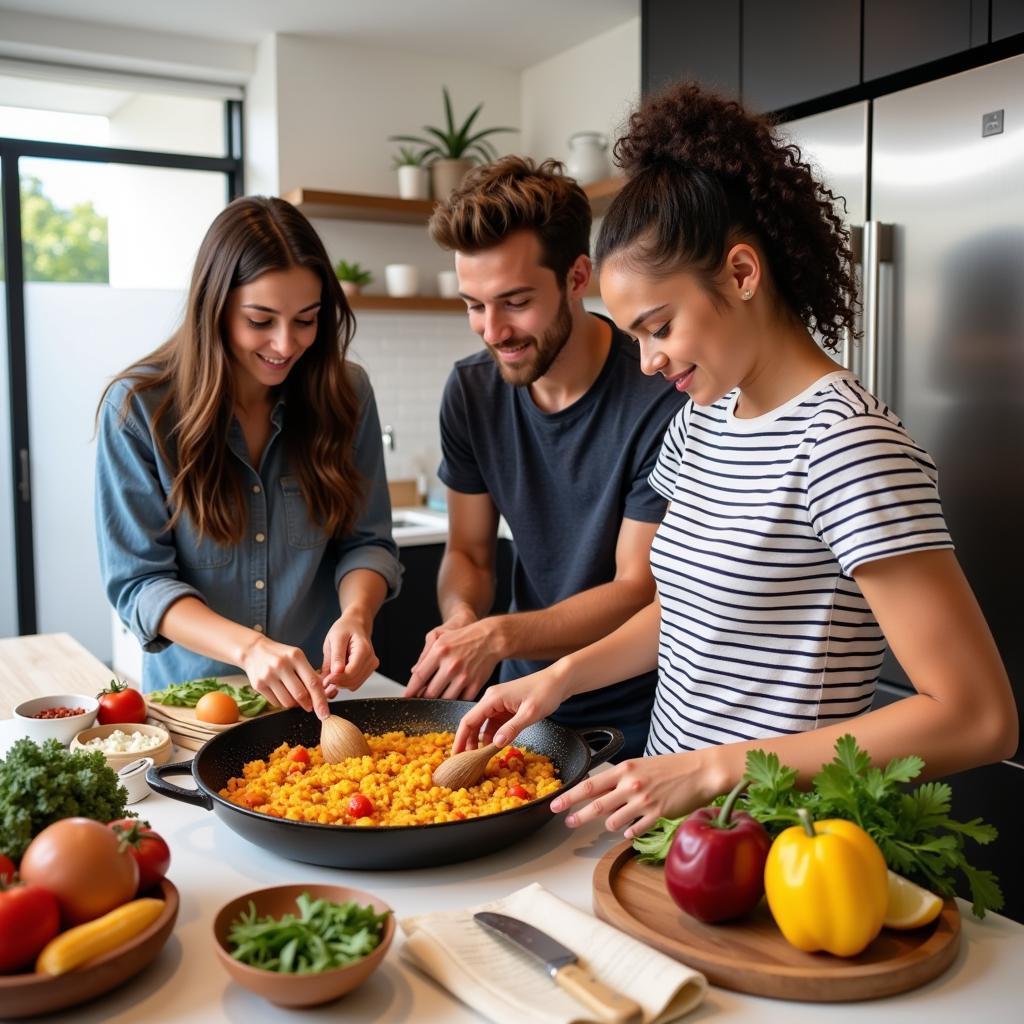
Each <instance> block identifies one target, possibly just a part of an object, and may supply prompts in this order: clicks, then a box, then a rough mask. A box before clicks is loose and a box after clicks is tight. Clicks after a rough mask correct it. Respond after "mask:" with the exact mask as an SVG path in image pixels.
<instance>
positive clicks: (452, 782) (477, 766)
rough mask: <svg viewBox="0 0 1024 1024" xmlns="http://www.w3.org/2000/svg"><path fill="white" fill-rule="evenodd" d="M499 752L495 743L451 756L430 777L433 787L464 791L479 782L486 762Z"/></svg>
mask: <svg viewBox="0 0 1024 1024" xmlns="http://www.w3.org/2000/svg"><path fill="white" fill-rule="evenodd" d="M499 750H501V747H499V746H498V745H497V744H495V743H488V744H487V746H486V747H480V748H479V749H478V750H463V751H462V752H461V753H459V754H452V756H451V757H449V758H446V759H445V760H444V761H442V762H441V763H440V764H439V765H438V766H437V767H436V768H435V769H434V773H433V775H431V777H430V778H431V781H432V782H433V783H434V785H435V786H444V787H445V788H446V789H465V788H466V787H468V786H473V785H475V784H476V783H477V782H479V781H480V777H481V776H482V775H483V773H484V769H485V768H486V767H487V762H488V761H490V759H491V758H492V757H494V755H495V754H496V753H497V752H498V751H499Z"/></svg>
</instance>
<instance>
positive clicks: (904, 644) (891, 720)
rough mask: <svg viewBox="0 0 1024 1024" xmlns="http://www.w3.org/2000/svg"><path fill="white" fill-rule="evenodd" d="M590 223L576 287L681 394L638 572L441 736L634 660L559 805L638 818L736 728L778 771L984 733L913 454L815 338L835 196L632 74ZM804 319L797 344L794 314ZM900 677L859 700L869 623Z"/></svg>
mask: <svg viewBox="0 0 1024 1024" xmlns="http://www.w3.org/2000/svg"><path fill="white" fill-rule="evenodd" d="M616 156H617V158H618V160H619V163H620V164H621V166H622V168H623V170H624V171H625V174H626V177H627V181H626V184H625V186H624V187H623V189H622V191H621V192H620V193H619V194H618V196H617V197H616V198H615V200H614V201H613V203H612V204H611V207H610V208H609V210H608V213H607V216H606V217H605V220H604V224H603V225H602V228H601V232H600V237H599V239H598V243H597V262H598V264H599V268H600V284H601V295H602V298H603V299H604V301H605V303H606V305H607V306H608V309H609V311H610V312H611V313H612V317H613V319H614V320H615V321H616V322H617V323H618V325H619V326H620V327H621V328H622V329H623V330H624V331H626V332H628V333H629V334H630V335H632V336H633V337H634V338H635V339H636V341H637V343H638V345H639V348H640V353H641V363H642V366H643V369H644V370H645V371H646V372H647V373H650V374H661V375H662V376H663V377H664V378H665V379H666V380H667V381H668V382H669V384H670V385H671V386H672V387H674V388H676V389H677V390H678V391H680V392H683V391H685V392H686V393H687V394H688V395H689V396H690V399H691V401H690V402H689V403H688V404H687V405H686V406H685V407H684V408H683V409H682V410H681V411H680V413H679V414H678V415H677V416H676V417H675V419H674V420H673V422H672V423H671V425H670V427H669V429H668V432H667V434H666V437H665V440H664V443H663V446H662V450H661V454H660V457H659V460H658V463H657V466H656V468H655V470H654V472H653V473H652V474H651V478H650V480H651V484H652V486H653V487H654V488H655V489H656V490H657V491H658V492H659V493H661V494H662V495H663V496H664V497H665V498H667V499H669V501H670V502H671V504H670V506H669V509H668V512H667V513H666V515H665V519H664V521H663V522H662V524H661V526H660V528H659V530H658V533H657V534H656V536H655V539H654V543H653V545H652V548H651V564H652V569H653V572H654V576H655V579H656V581H657V585H658V596H657V599H656V600H655V602H654V603H653V604H652V605H650V606H649V607H648V608H646V609H644V610H642V611H640V612H639V613H637V614H636V615H635V616H634V617H633V618H632V619H630V620H629V621H628V622H626V623H625V624H624V625H623V626H622V627H621V628H620V629H618V630H617V631H616V632H614V633H612V634H611V635H609V636H607V637H605V638H604V639H603V640H600V641H598V642H597V643H595V644H592V645H591V646H589V647H586V648H584V649H582V650H580V651H578V652H576V653H575V654H571V655H569V656H567V657H565V658H563V659H561V660H560V661H558V662H556V663H555V664H554V665H552V666H551V667H550V668H548V669H546V670H544V671H543V672H538V673H535V674H533V675H531V676H527V677H524V678H522V679H518V680H514V681H512V682H508V683H504V684H502V685H500V686H495V687H493V688H492V689H490V690H489V691H488V692H487V693H486V694H485V696H484V698H483V699H482V700H481V702H480V703H479V705H478V706H477V707H476V708H474V709H473V710H472V711H471V712H470V713H468V714H467V715H466V716H465V718H464V719H463V721H462V723H461V726H460V729H459V733H458V735H457V737H456V749H461V748H462V747H463V746H475V745H476V743H477V742H478V734H479V733H480V732H481V729H482V730H483V736H484V738H485V739H490V738H492V737H493V739H494V741H495V742H497V743H499V744H503V743H507V742H509V741H510V740H511V738H512V737H513V736H514V735H515V734H516V733H517V732H519V731H520V730H521V729H523V728H524V727H525V726H526V725H528V724H530V723H531V722H534V721H537V720H538V719H540V718H542V717H544V716H545V715H547V714H549V713H550V711H551V710H552V709H554V708H555V707H557V706H558V705H559V704H560V703H561V702H562V701H563V700H565V699H566V697H568V696H570V695H571V694H576V693H582V692H586V691H588V690H592V689H596V688H599V687H602V686H604V685H606V683H607V682H608V681H609V680H611V679H618V678H622V677H623V676H625V675H632V674H637V673H640V672H643V671H645V670H647V669H649V668H650V667H652V666H654V665H655V664H656V665H657V668H658V687H657V692H656V697H655V704H654V710H653V713H652V718H651V728H650V733H649V736H648V740H647V747H646V751H645V755H646V756H645V757H643V758H641V759H636V760H632V761H625V762H623V763H622V764H620V765H617V766H616V767H614V768H612V769H611V770H609V771H606V772H602V773H600V774H598V775H596V776H594V777H593V778H591V779H588V780H586V781H585V782H583V783H582V784H580V785H579V786H577V787H575V788H574V789H572V790H570V791H569V792H567V793H566V794H564V795H563V796H561V797H560V798H559V799H558V800H556V801H554V803H553V804H552V810H554V811H560V810H563V809H566V808H569V807H572V806H573V805H575V804H577V803H579V802H580V801H584V800H590V801H591V802H589V803H588V804H587V805H586V806H584V807H582V808H581V809H580V810H578V811H577V812H576V813H574V814H572V815H570V816H569V818H568V819H567V820H568V824H569V825H570V826H577V825H580V824H583V823H584V822H586V821H589V820H591V819H593V818H595V817H599V816H603V817H604V818H605V825H606V827H607V828H608V829H610V830H618V829H625V834H626V836H627V837H631V836H634V835H638V834H640V833H642V832H644V831H646V830H647V829H648V828H649V827H650V826H651V825H653V824H654V822H655V821H656V819H657V818H658V817H659V816H671V817H675V816H678V815H680V814H685V813H687V812H689V811H690V810H692V809H694V808H695V807H699V806H701V805H702V804H704V803H706V802H708V801H710V800H711V799H712V798H713V797H715V796H716V795H718V794H720V793H723V792H726V791H728V790H729V789H730V788H731V787H732V786H733V785H734V784H735V783H736V782H737V781H738V780H739V778H740V777H741V776H742V774H743V771H744V767H745V761H746V754H747V751H748V750H751V749H753V748H762V749H764V750H767V751H769V752H774V753H776V754H777V755H778V756H779V758H780V759H781V760H782V761H783V762H784V763H786V764H790V765H793V766H794V767H795V768H797V769H798V770H799V772H800V776H801V779H802V781H803V782H804V783H806V782H808V781H809V780H810V778H811V777H812V776H813V775H814V774H815V773H816V772H817V770H819V769H820V767H821V765H822V763H823V762H825V761H828V760H829V759H830V758H831V755H832V750H833V747H834V745H835V741H836V739H837V738H838V737H839V736H841V735H842V734H843V733H844V732H852V733H854V734H855V736H856V738H857V741H858V743H859V745H860V746H861V747H863V748H865V749H866V750H868V751H869V753H870V754H871V756H872V758H873V760H875V761H876V762H880V763H884V762H886V761H888V760H889V759H890V758H892V757H894V756H896V755H905V754H908V753H916V754H919V755H920V756H922V757H923V758H924V759H925V761H926V762H927V765H928V771H929V772H930V773H931V774H932V775H933V776H941V775H946V774H948V773H950V772H955V771H959V770H962V769H965V768H969V767H973V766H976V765H979V764H982V763H985V762H988V761H994V760H997V759H999V758H1001V757H1005V756H1009V755H1010V754H1011V753H1012V751H1013V750H1014V749H1015V748H1016V744H1017V716H1016V714H1015V711H1014V705H1013V696H1012V692H1011V689H1010V685H1009V681H1008V679H1007V676H1006V671H1005V669H1004V667H1003V664H1002V661H1001V659H1000V657H999V653H998V651H997V650H996V647H995V644H994V642H993V640H992V636H991V633H990V632H989V629H988V626H987V625H986V623H985V621H984V618H983V617H982V614H981V611H980V609H979V608H978V605H977V602H976V601H975V598H974V595H973V594H972V592H971V589H970V587H969V585H968V584H967V581H966V580H965V578H964V576H963V573H962V572H961V569H960V567H959V564H958V563H957V560H956V557H955V555H954V554H953V551H952V546H953V545H952V542H951V540H950V537H949V533H948V531H947V529H946V525H945V521H944V519H943V515H942V508H941V505H940V502H939V494H938V488H937V472H936V469H935V466H934V464H933V463H932V461H931V460H930V459H929V457H928V455H927V453H925V452H924V451H923V450H922V449H921V448H920V447H919V446H918V445H917V444H915V443H914V441H913V440H912V438H911V437H910V436H909V435H908V433H907V432H906V430H905V429H904V427H903V425H902V423H901V422H900V420H899V419H898V417H897V416H896V415H895V414H894V413H893V412H892V411H891V410H890V409H888V408H887V407H886V406H885V404H884V403H882V402H881V401H880V400H879V399H878V398H876V397H875V396H874V395H872V394H870V393H869V392H868V391H867V390H866V389H865V388H864V386H863V385H862V384H861V383H860V381H859V380H857V378H856V377H855V376H854V375H853V374H852V373H851V372H849V371H848V370H845V369H843V368H842V367H841V366H840V365H838V364H837V363H836V362H834V361H833V360H832V358H831V357H830V356H829V354H828V353H829V351H831V350H834V349H835V348H836V347H837V345H838V342H839V340H840V338H841V336H842V333H843V332H844V331H852V329H853V324H854V314H853V308H852V301H851V296H852V295H853V293H854V280H853V273H852V267H851V263H852V260H851V254H850V249H849V240H848V235H847V233H846V231H845V230H844V229H843V226H842V222H841V221H840V219H839V218H838V217H837V216H836V214H835V212H834V209H833V202H834V201H835V197H834V196H833V195H832V193H831V192H830V191H829V190H828V189H827V188H825V187H824V186H823V185H822V184H821V183H820V182H818V181H816V180H815V178H814V176H813V174H812V172H811V170H810V168H809V167H808V166H807V164H806V163H805V162H803V160H802V159H801V155H800V152H799V150H798V149H797V148H796V147H795V146H792V145H788V144H787V143H786V142H785V141H784V140H782V139H780V138H779V137H778V136H777V135H776V133H775V131H774V130H773V128H772V125H771V124H770V123H769V122H768V121H767V120H766V119H764V118H761V117H757V116H754V115H751V114H749V113H747V112H746V111H744V110H743V109H742V108H741V107H740V106H739V105H738V104H737V103H735V102H731V101H727V100H724V99H721V98H719V97H717V96H715V95H712V94H710V93H707V92H705V91H704V90H702V89H701V88H700V87H698V86H696V85H693V84H683V85H677V86H675V87H674V88H671V89H670V90H668V91H667V92H665V93H663V94H662V95H660V96H656V97H653V98H650V99H648V100H646V101H645V102H644V103H643V104H642V106H641V107H640V108H639V110H638V111H637V112H636V113H634V114H633V116H632V118H631V120H630V122H629V126H628V129H627V131H626V134H625V135H624V136H623V137H622V138H620V139H619V141H618V143H617V146H616ZM815 335H817V337H818V339H819V341H820V344H819V343H818V342H817V341H816V340H815V337H814V336H815ZM887 641H888V644H889V646H890V647H891V648H892V650H893V652H894V654H895V655H896V657H897V658H898V659H899V661H900V663H901V664H902V666H903V668H904V669H905V670H906V672H907V674H908V676H909V677H910V679H911V680H912V682H913V684H914V686H915V688H916V690H917V692H916V694H915V695H913V696H911V697H908V698H907V699H905V700H902V701H899V702H897V703H895V704H892V705H890V706H888V707H885V708H881V709H879V710H875V711H870V710H869V708H870V707H871V704H872V698H873V696H874V690H875V684H876V681H877V678H878V670H879V668H880V666H881V664H882V658H883V654H884V651H885V646H886V642H887Z"/></svg>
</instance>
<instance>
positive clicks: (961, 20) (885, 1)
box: [864, 0, 987, 82]
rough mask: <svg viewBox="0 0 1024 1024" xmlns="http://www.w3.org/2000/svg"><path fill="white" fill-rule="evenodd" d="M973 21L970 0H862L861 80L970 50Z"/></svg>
mask: <svg viewBox="0 0 1024 1024" xmlns="http://www.w3.org/2000/svg"><path fill="white" fill-rule="evenodd" d="M975 2H977V0H975ZM972 23H973V22H972V18H971V0H899V2H898V3H894V2H893V0H864V81H865V82H870V81H871V79H873V78H881V77H883V76H884V75H891V74H894V73H895V72H897V71H906V70H907V68H915V67H918V66H919V65H921V64H927V63H928V62H929V61H933V60H939V59H940V58H941V57H949V56H951V55H952V54H954V53H962V52H963V51H964V50H969V49H970V48H971V26H972ZM983 41H984V42H987V40H983Z"/></svg>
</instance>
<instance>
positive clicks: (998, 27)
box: [992, 0, 1024, 43]
mask: <svg viewBox="0 0 1024 1024" xmlns="http://www.w3.org/2000/svg"><path fill="white" fill-rule="evenodd" d="M1018 32H1024V0H992V42H993V43H994V42H995V41H996V40H997V39H1005V38H1006V37H1007V36H1015V35H1017V33H1018Z"/></svg>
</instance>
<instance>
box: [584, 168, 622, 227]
mask: <svg viewBox="0 0 1024 1024" xmlns="http://www.w3.org/2000/svg"><path fill="white" fill-rule="evenodd" d="M625 180H626V179H625V178H623V177H620V176H615V177H613V178H602V179H601V180H600V181H594V182H591V183H590V184H589V185H584V186H583V191H584V192H586V193H587V197H588V198H589V199H590V209H591V210H592V211H593V214H594V216H595V217H601V216H603V214H604V212H605V211H606V210H607V209H608V206H609V204H610V203H611V201H612V200H613V199H614V198H615V197H616V196H617V195H618V193H619V189H621V188H622V186H623V183H624V182H625Z"/></svg>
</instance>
